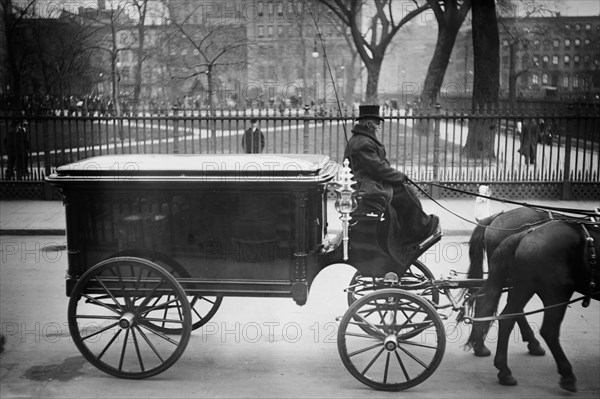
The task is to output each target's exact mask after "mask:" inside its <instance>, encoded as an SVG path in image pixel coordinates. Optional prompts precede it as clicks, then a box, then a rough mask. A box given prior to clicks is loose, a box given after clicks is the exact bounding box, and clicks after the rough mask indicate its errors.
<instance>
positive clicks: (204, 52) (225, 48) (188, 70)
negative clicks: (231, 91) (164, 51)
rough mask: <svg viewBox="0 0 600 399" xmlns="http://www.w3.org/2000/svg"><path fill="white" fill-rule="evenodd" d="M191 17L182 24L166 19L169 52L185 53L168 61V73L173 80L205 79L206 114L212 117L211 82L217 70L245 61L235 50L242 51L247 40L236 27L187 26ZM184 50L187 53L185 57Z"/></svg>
mask: <svg viewBox="0 0 600 399" xmlns="http://www.w3.org/2000/svg"><path fill="white" fill-rule="evenodd" d="M191 15H193V13H190V15H189V16H188V17H187V18H186V19H185V20H183V21H176V20H174V19H173V18H171V19H170V20H169V22H170V26H171V27H172V28H173V31H172V32H171V35H170V40H169V41H170V46H171V49H174V50H175V49H176V50H175V51H174V53H175V54H176V53H179V54H181V52H182V51H181V50H184V53H185V54H186V55H185V56H182V57H176V58H172V59H171V60H170V63H171V65H170V71H171V74H172V78H173V79H175V80H188V79H192V78H197V77H199V76H206V80H207V87H208V93H207V96H208V98H207V99H208V104H209V112H210V114H211V115H213V114H214V95H215V87H214V83H215V79H216V77H217V75H218V73H219V70H224V69H226V68H229V67H239V66H240V65H243V64H244V63H245V62H246V61H245V60H246V57H243V56H239V54H238V53H237V51H238V50H240V51H241V50H243V49H245V48H246V46H247V39H246V35H245V33H244V32H242V29H241V28H240V27H236V26H228V25H211V24H204V25H202V26H199V25H195V24H188V23H187V22H188V19H189V17H190V16H191ZM181 39H183V42H182V41H181ZM188 49H189V50H190V51H191V54H188V51H187V50H188Z"/></svg>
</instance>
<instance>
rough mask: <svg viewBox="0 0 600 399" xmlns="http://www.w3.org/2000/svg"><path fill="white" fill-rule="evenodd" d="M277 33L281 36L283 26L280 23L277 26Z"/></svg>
mask: <svg viewBox="0 0 600 399" xmlns="http://www.w3.org/2000/svg"><path fill="white" fill-rule="evenodd" d="M277 34H278V35H279V36H283V26H281V25H279V26H277Z"/></svg>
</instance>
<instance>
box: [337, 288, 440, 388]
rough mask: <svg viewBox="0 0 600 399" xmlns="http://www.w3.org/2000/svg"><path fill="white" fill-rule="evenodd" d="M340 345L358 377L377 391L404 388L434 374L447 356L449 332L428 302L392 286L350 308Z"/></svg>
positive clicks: (341, 324) (347, 364)
mask: <svg viewBox="0 0 600 399" xmlns="http://www.w3.org/2000/svg"><path fill="white" fill-rule="evenodd" d="M337 344H338V352H339V354H340V357H341V359H342V362H343V363H344V366H346V369H347V370H348V371H349V372H350V374H352V376H353V377H354V378H356V379H357V380H359V381H360V382H362V383H363V384H365V385H367V386H369V387H371V388H374V389H377V390H383V391H400V390H404V389H408V388H411V387H414V386H415V385H418V384H420V383H422V382H423V381H425V380H426V379H427V378H429V376H431V375H432V374H433V372H434V371H435V370H436V369H437V367H438V366H439V364H440V362H441V361H442V358H443V356H444V351H445V349H446V334H445V331H444V325H443V323H442V320H441V318H440V317H439V315H438V314H437V313H436V311H435V309H434V308H433V306H432V305H431V304H430V303H429V301H427V300H425V299H423V298H421V297H419V296H418V295H415V294H413V293H411V292H407V291H404V290H401V289H396V288H389V289H383V290H379V291H377V292H373V293H371V294H367V295H365V296H363V297H362V298H360V299H358V300H357V301H356V302H354V303H353V304H352V306H350V308H348V310H347V311H346V313H345V314H344V316H343V317H342V320H341V322H340V326H339V330H338V337H337Z"/></svg>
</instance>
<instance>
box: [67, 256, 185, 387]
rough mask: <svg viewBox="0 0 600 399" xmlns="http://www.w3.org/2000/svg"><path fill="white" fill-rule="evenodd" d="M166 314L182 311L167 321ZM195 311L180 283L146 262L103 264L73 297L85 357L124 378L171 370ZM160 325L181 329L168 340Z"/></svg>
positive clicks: (72, 326) (72, 323) (71, 316)
mask: <svg viewBox="0 0 600 399" xmlns="http://www.w3.org/2000/svg"><path fill="white" fill-rule="evenodd" d="M165 309H177V311H176V312H169V314H168V316H166V317H165V316H163V315H164V314H165V313H164V311H165ZM191 320H192V316H191V307H190V303H189V302H188V298H187V296H186V294H185V291H184V290H183V288H181V285H180V284H179V283H178V282H177V280H176V279H175V278H174V277H173V276H172V275H171V274H170V273H168V272H166V271H165V270H164V269H163V268H162V267H160V266H158V265H157V264H155V263H153V262H150V261H148V260H145V259H141V258H134V257H119V258H111V259H107V260H104V261H102V262H100V263H98V264H97V265H95V266H94V267H92V268H91V269H89V270H88V271H87V272H86V273H84V274H83V276H81V278H80V279H79V280H78V281H77V283H76V284H75V287H74V288H73V291H72V292H71V298H70V300H69V310H68V321H69V330H70V332H71V337H72V338H73V341H74V342H75V345H76V346H77V348H78V349H79V351H80V352H81V354H82V355H83V356H84V357H85V358H86V359H87V360H88V361H89V362H90V363H92V364H93V365H94V366H95V367H97V368H98V369H100V370H102V371H104V372H106V373H108V374H111V375H114V376H116V377H120V378H132V379H139V378H146V377H151V376H154V375H156V374H159V373H162V372H163V371H165V370H166V369H168V368H169V367H171V366H172V365H173V364H174V363H175V362H176V361H177V359H179V357H180V356H181V355H182V353H183V351H184V350H185V348H186V346H187V344H188V342H189V339H190V335H191V331H192V330H191V324H192V323H191ZM157 325H166V326H170V328H171V330H174V329H175V326H176V328H177V329H178V330H179V333H178V334H176V335H166V334H165V333H164V332H162V331H160V329H159V328H157Z"/></svg>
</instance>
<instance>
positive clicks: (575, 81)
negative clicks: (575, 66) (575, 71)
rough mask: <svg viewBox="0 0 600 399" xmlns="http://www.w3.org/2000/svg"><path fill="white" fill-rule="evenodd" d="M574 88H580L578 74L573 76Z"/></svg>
mask: <svg viewBox="0 0 600 399" xmlns="http://www.w3.org/2000/svg"><path fill="white" fill-rule="evenodd" d="M573 88H574V89H577V88H579V78H578V77H577V76H573Z"/></svg>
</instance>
